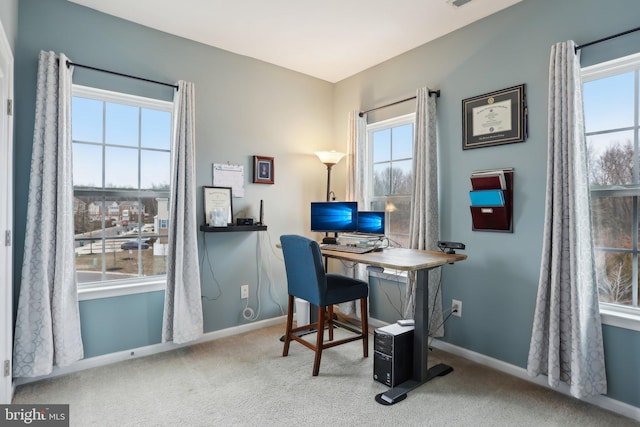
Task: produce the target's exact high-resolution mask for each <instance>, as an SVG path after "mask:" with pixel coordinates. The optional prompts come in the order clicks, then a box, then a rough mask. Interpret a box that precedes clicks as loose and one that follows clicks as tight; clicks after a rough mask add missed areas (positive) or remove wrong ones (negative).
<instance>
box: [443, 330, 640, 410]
mask: <svg viewBox="0 0 640 427" xmlns="http://www.w3.org/2000/svg"><path fill="white" fill-rule="evenodd" d="M431 345H432V346H433V347H435V348H437V349H439V350H442V351H446V352H447V353H451V354H455V355H456V356H460V357H464V358H465V359H468V360H471V361H473V362H476V363H478V364H480V365H484V366H488V367H490V368H493V369H496V370H498V371H501V372H504V373H506V374H509V375H513V376H514V377H518V378H520V379H523V380H525V381H529V382H532V383H535V384H538V385H541V386H543V387H546V388H549V389H552V390H555V391H557V392H559V393H562V394H566V395H567V396H571V393H570V391H569V385H568V384H565V383H560V384H559V386H558V387H551V386H550V385H549V383H548V381H547V377H546V376H545V375H540V376H538V377H530V376H529V374H528V373H527V370H526V369H524V368H521V367H519V366H515V365H511V364H509V363H506V362H503V361H501V360H498V359H494V358H492V357H489V356H485V355H484V354H480V353H476V352H474V351H471V350H468V349H466V348H462V347H458V346H456V345H453V344H449V343H447V342H444V341H440V340H437V339H434V340H433V341H432V342H431ZM572 397H573V396H572ZM580 400H583V401H585V402H588V403H591V404H592V405H595V406H598V407H600V408H603V409H606V410H609V411H611V412H615V413H617V414H620V415H623V416H625V417H628V418H631V419H633V420H636V421H640V408H638V407H635V406H632V405H629V404H627V403H624V402H620V401H619V400H615V399H612V398H610V397H607V396H596V397H591V398H586V399H580Z"/></svg>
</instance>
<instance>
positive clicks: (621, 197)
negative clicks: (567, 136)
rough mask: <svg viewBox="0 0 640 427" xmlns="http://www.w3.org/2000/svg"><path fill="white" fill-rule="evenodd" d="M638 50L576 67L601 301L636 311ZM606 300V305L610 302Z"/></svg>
mask: <svg viewBox="0 0 640 427" xmlns="http://www.w3.org/2000/svg"><path fill="white" fill-rule="evenodd" d="M639 70H640V55H633V56H630V57H625V58H621V59H617V60H615V61H609V62H606V63H602V64H598V65H594V66H590V67H585V68H583V70H582V78H583V91H584V111H585V131H586V135H587V148H588V155H589V175H590V176H589V179H590V185H591V197H592V202H591V213H592V223H593V234H594V237H593V238H594V246H595V251H596V252H595V259H596V272H597V281H598V290H599V295H600V302H601V303H604V305H602V306H601V307H605V308H606V307H613V308H614V309H615V310H622V312H624V310H625V309H627V310H628V309H630V308H633V310H632V311H631V312H635V314H638V313H637V312H638V310H637V308H638V256H639V254H640V252H639V249H638V238H639V230H638V222H639V215H638V208H639V203H640V179H639V173H640V163H639V156H638V154H639V153H640V151H639V141H638V131H639V119H640V111H639V108H638V103H639V88H638V72H639ZM610 304H611V305H610Z"/></svg>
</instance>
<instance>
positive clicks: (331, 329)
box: [327, 304, 333, 341]
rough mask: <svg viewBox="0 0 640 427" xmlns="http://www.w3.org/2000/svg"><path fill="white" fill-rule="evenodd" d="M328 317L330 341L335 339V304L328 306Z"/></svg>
mask: <svg viewBox="0 0 640 427" xmlns="http://www.w3.org/2000/svg"><path fill="white" fill-rule="evenodd" d="M327 310H328V317H327V324H328V325H329V341H333V304H331V305H330V306H328V307H327Z"/></svg>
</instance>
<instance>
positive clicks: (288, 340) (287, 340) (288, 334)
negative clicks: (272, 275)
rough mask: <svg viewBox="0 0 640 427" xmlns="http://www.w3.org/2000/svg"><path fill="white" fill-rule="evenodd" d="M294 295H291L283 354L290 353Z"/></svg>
mask: <svg viewBox="0 0 640 427" xmlns="http://www.w3.org/2000/svg"><path fill="white" fill-rule="evenodd" d="M293 304H294V302H293V295H289V304H288V308H287V326H286V329H285V333H284V348H283V349H282V356H283V357H284V356H287V355H288V354H289V344H291V329H293Z"/></svg>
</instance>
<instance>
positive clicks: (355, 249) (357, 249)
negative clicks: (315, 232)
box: [320, 243, 376, 254]
mask: <svg viewBox="0 0 640 427" xmlns="http://www.w3.org/2000/svg"><path fill="white" fill-rule="evenodd" d="M320 249H327V250H330V251H338V252H349V253H352V254H366V253H367V252H372V251H373V250H375V249H376V248H375V246H365V247H363V246H351V245H338V244H335V243H321V244H320Z"/></svg>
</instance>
